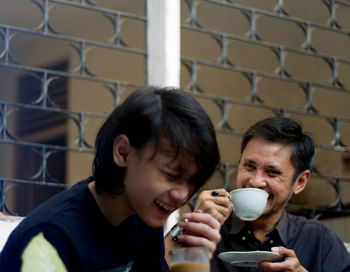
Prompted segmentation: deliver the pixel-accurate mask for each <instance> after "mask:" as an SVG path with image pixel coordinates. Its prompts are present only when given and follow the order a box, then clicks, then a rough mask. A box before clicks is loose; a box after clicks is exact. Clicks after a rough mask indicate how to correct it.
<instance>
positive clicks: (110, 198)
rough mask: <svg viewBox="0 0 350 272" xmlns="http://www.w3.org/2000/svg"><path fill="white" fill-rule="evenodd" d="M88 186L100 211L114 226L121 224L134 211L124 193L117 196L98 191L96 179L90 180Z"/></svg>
mask: <svg viewBox="0 0 350 272" xmlns="http://www.w3.org/2000/svg"><path fill="white" fill-rule="evenodd" d="M88 187H89V190H90V191H91V193H92V195H93V197H94V199H95V201H96V203H97V206H98V207H99V209H100V211H101V212H102V214H103V215H104V216H105V217H106V219H107V220H108V221H109V222H110V223H111V224H112V225H113V226H117V225H119V224H120V223H121V222H123V221H124V220H125V219H126V218H127V217H129V216H131V215H132V214H133V213H134V212H133V211H132V209H131V208H130V207H129V205H128V204H127V203H128V201H127V199H126V196H125V194H124V193H121V194H120V195H116V196H114V195H110V194H108V193H105V192H101V193H97V191H96V187H95V182H94V181H93V182H90V183H89V185H88Z"/></svg>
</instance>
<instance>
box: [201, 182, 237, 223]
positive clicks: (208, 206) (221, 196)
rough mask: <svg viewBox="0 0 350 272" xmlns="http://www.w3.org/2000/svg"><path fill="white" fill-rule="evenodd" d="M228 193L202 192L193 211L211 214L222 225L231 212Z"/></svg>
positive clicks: (221, 190) (222, 191)
mask: <svg viewBox="0 0 350 272" xmlns="http://www.w3.org/2000/svg"><path fill="white" fill-rule="evenodd" d="M228 196H229V193H228V192H227V191H226V190H225V189H217V190H207V191H202V192H201V194H200V195H199V198H198V201H197V205H196V207H195V210H202V211H203V212H205V213H209V214H211V215H212V216H213V217H214V218H216V219H217V220H218V221H219V222H220V224H221V225H222V224H223V223H224V222H225V220H226V219H227V218H228V217H229V215H230V214H231V212H232V208H231V202H230V199H229V197H228Z"/></svg>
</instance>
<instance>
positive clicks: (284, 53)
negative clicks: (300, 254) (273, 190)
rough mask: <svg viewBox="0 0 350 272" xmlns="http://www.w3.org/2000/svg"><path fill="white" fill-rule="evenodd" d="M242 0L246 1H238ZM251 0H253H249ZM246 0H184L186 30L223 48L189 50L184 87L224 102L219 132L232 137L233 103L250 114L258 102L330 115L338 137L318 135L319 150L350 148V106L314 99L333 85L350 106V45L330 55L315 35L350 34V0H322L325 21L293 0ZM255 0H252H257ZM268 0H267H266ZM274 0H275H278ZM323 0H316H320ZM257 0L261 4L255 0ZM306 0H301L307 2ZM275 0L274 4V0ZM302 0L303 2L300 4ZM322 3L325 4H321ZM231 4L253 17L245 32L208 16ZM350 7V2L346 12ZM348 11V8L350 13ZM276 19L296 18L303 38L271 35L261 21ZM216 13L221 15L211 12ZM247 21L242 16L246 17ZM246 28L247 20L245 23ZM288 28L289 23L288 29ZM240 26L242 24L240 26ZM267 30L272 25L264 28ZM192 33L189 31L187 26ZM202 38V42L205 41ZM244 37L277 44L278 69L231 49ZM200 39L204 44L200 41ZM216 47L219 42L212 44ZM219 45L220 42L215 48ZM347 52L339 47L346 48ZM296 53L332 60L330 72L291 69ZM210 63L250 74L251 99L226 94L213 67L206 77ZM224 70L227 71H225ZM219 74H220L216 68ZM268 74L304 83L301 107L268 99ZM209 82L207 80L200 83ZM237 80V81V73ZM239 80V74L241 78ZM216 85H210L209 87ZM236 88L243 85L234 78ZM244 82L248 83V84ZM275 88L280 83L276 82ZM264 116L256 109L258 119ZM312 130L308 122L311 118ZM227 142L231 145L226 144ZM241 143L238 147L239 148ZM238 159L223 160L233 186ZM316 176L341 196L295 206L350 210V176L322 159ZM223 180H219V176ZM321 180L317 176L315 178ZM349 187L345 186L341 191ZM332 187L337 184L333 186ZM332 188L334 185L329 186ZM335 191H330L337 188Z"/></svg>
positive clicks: (322, 211)
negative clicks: (342, 17)
mask: <svg viewBox="0 0 350 272" xmlns="http://www.w3.org/2000/svg"><path fill="white" fill-rule="evenodd" d="M237 2H239V3H240V4H237ZM245 2H247V1H245ZM245 2H244V1H230V0H221V1H215V0H185V1H183V5H185V6H186V11H185V12H186V15H187V17H185V18H183V23H182V31H183V33H184V32H185V33H186V32H190V33H191V34H189V35H188V37H191V36H193V35H196V37H198V39H201V38H202V37H205V38H202V39H203V40H204V39H205V40H206V42H207V43H210V42H212V43H216V45H217V48H216V52H215V54H212V55H211V56H210V57H211V59H210V60H209V59H208V57H207V56H206V55H205V54H203V55H199V54H196V53H193V52H191V51H190V50H188V51H186V53H185V54H186V55H185V54H183V56H182V64H183V70H184V71H183V73H187V74H188V77H187V81H186V82H185V83H184V85H185V87H186V88H187V89H188V90H190V91H191V92H192V93H193V94H194V95H195V96H197V97H200V98H202V99H203V100H211V101H213V102H214V103H215V104H216V106H217V107H218V108H219V112H220V114H218V115H219V117H217V120H218V121H217V131H218V134H226V135H231V136H233V137H236V136H238V137H240V136H241V135H242V134H243V132H244V130H243V129H241V130H239V129H237V128H235V126H234V125H232V123H233V122H232V119H233V117H232V118H231V121H230V120H229V116H230V111H232V109H233V108H237V107H241V108H244V110H241V112H240V115H239V118H242V119H244V118H245V116H247V115H249V111H250V110H253V109H257V108H259V109H263V110H264V111H266V112H267V113H266V115H287V116H292V117H294V118H296V119H298V120H303V119H304V118H310V117H312V118H315V119H317V120H323V121H325V122H326V123H328V125H329V126H330V127H331V128H332V131H333V132H332V133H333V137H332V139H331V141H330V142H329V143H321V142H319V141H317V140H316V143H317V150H328V151H334V152H340V153H343V154H344V156H346V154H349V151H350V148H349V146H348V144H345V142H344V140H345V138H346V137H348V134H346V133H345V131H344V132H341V126H343V127H347V126H349V124H350V118H349V115H348V112H347V113H345V112H344V115H343V116H342V115H339V116H338V115H335V114H334V115H333V114H326V113H324V110H323V109H318V106H317V105H316V104H315V102H314V97H315V92H317V90H321V89H325V90H328V91H329V92H330V93H334V94H336V93H342V94H344V96H343V97H344V99H346V100H347V103H345V107H344V108H346V107H348V105H349V102H350V84H349V82H348V81H347V80H346V78H345V77H343V79H344V80H345V81H347V82H343V80H342V79H340V76H339V71H340V70H341V69H340V67H342V69H344V67H346V68H345V70H346V69H347V70H346V71H348V69H349V68H350V66H349V64H350V60H349V51H348V50H345V54H343V55H341V54H339V55H331V54H329V53H327V52H324V51H325V50H322V48H320V47H319V46H315V45H314V43H315V44H316V42H315V41H314V39H313V33H314V31H316V30H318V31H323V32H325V31H326V32H329V33H333V34H334V33H336V35H339V36H341V37H342V39H345V40H349V34H350V32H349V25H345V26H343V25H342V24H341V23H340V22H338V18H337V12H336V11H337V10H338V11H339V10H340V9H344V8H348V7H349V5H350V4H349V2H346V1H333V0H330V1H318V2H319V5H320V6H324V7H325V9H326V10H327V11H328V17H327V18H326V20H325V22H324V23H319V22H313V21H311V20H307V19H304V18H299V17H296V16H293V15H292V14H291V12H289V7H290V5H286V4H287V3H288V2H287V1H283V0H282V1H270V3H271V5H270V7H267V8H266V9H258V8H255V7H254V6H252V7H248V6H245V5H249V3H245ZM250 2H252V1H250ZM263 2H265V3H267V1H263ZM272 2H273V3H272ZM314 2H316V1H314ZM289 3H291V2H289ZM251 5H258V4H256V3H253V4H251ZM302 5H303V4H302V3H299V6H302ZM267 6H268V5H267ZM301 8H302V7H301ZM316 8H319V6H318V7H315V9H316ZM224 9H226V10H230V11H231V12H232V15H231V17H233V16H236V17H238V16H239V15H241V16H242V17H244V18H245V20H246V28H245V29H244V30H245V32H244V31H243V30H242V32H241V33H238V34H236V33H228V32H227V30H228V28H226V29H223V27H221V28H220V24H217V25H215V24H211V25H210V24H208V23H207V21H208V17H214V16H215V15H213V14H215V12H217V13H219V12H222V11H223V10H224ZM349 11H350V10H349V9H348V10H347V12H349ZM217 13H216V17H215V18H216V20H220V16H225V14H223V13H221V15H217ZM347 14H348V15H349V13H347ZM266 18H267V19H269V20H275V21H276V22H277V21H278V22H283V23H285V22H287V23H288V24H290V25H294V26H295V28H299V29H300V30H301V31H300V32H301V34H300V35H299V36H302V37H303V38H302V39H301V40H300V43H299V45H298V46H291V45H288V44H281V43H278V42H275V41H273V40H271V39H269V37H268V35H265V37H264V35H261V34H260V33H259V30H258V29H260V31H261V32H263V31H262V29H261V27H260V28H259V26H260V25H261V24H263V23H264V20H265V19H266ZM212 21H214V19H213V20H212ZM242 21H243V19H242ZM242 28H244V27H242ZM286 31H288V30H286ZM237 32H239V31H237ZM265 34H266V33H265ZM183 36H184V37H185V39H186V34H183ZM193 40H194V39H192V40H190V38H188V40H186V41H185V42H184V43H186V44H189V43H193V42H194V41H193ZM203 40H201V41H200V42H201V43H203ZM235 42H239V43H240V44H242V45H241V47H239V48H240V49H242V47H244V46H252V45H253V46H254V47H255V48H260V49H263V50H265V51H269V52H271V54H270V55H271V58H273V61H271V62H272V63H274V69H273V70H271V71H266V70H264V69H260V70H259V69H252V68H250V67H247V66H244V65H245V63H244V62H242V61H241V62H240V63H239V64H237V63H236V61H235V60H234V59H233V57H232V55H233V54H232V52H229V46H230V44H232V43H235ZM196 46H197V45H196ZM213 48H214V47H213ZM214 50H215V49H214ZM339 53H340V52H339ZM290 55H294V56H297V57H298V58H300V59H303V58H310V57H311V58H314V59H316V60H317V61H320V62H323V63H325V64H326V66H327V67H328V69H329V70H330V73H329V74H330V76H329V80H328V82H324V81H323V82H322V81H317V80H313V79H312V78H307V77H304V78H303V77H301V76H298V75H294V74H293V73H292V72H289V69H288V65H287V64H288V61H290V59H288V56H290ZM205 69H211V70H213V71H214V70H215V69H220V71H223V72H225V73H232V74H233V73H236V74H240V76H242V77H243V78H245V79H246V81H247V82H248V84H247V85H248V87H247V89H249V90H248V91H247V95H246V96H245V97H244V99H235V98H232V97H230V92H229V91H227V92H226V97H225V96H218V95H217V93H216V90H215V89H213V88H214V87H213V86H211V85H210V84H208V82H207V81H205V80H203V77H206V76H210V73H207V74H206V73H205V72H204V73H203V74H204V75H203V76H202V78H200V72H201V71H203V70H205ZM218 73H220V72H218ZM213 77H214V76H213ZM264 79H269V80H270V79H271V80H278V81H282V82H288V83H290V84H293V85H294V86H296V88H298V89H300V90H301V92H302V93H303V94H304V98H303V99H304V101H305V102H304V103H303V105H302V106H301V107H300V108H295V107H290V106H283V105H274V104H272V103H269V102H268V101H265V99H264V98H263V97H262V95H260V92H261V90H260V88H261V87H260V85H259V84H260V82H261V81H262V80H264ZM201 82H202V83H201ZM233 82H234V81H233ZM236 84H237V85H238V84H239V83H238V82H237V83H236ZM208 86H209V87H208ZM231 87H232V92H234V90H237V89H238V88H236V87H235V85H231ZM243 87H244V86H243ZM271 88H274V87H273V86H271ZM292 96H293V93H291V92H290V93H289V97H292ZM260 118H261V116H257V117H256V119H253V120H255V121H257V120H258V119H260ZM305 129H306V130H307V129H308V127H307V126H305ZM225 148H227V147H225ZM237 151H238V149H237ZM236 169H237V163H235V162H226V163H224V164H223V165H222V168H221V176H222V178H223V182H224V187H225V188H227V189H228V190H231V189H232V188H234V187H235V184H234V181H233V180H234V175H235V173H236ZM313 178H314V179H320V180H324V181H326V182H327V183H328V185H330V186H331V187H332V188H333V189H334V194H335V199H334V201H333V202H332V203H330V205H327V206H325V205H319V206H316V205H314V206H312V205H311V206H310V205H309V206H305V205H300V204H299V203H297V202H291V204H290V205H289V209H290V211H292V212H295V213H299V214H303V215H305V216H307V217H317V218H327V217H333V216H342V215H349V214H350V206H349V203H350V202H349V199H348V197H346V196H347V194H346V190H348V189H349V187H346V186H348V182H349V181H350V178H349V175H347V174H339V176H337V175H332V174H330V173H329V172H325V171H322V170H320V169H318V168H317V162H315V163H314V164H313ZM216 186H217V184H216ZM314 186H316V187H317V184H316V185H314ZM342 190H343V191H342ZM330 191H332V189H331V190H330ZM330 191H328V192H330ZM330 194H331V193H330ZM344 197H346V201H347V204H345V203H344V200H343V198H344ZM321 198H322V196H321Z"/></svg>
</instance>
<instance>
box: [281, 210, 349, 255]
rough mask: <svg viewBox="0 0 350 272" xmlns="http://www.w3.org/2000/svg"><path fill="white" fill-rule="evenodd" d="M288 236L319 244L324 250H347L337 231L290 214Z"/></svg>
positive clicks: (321, 223)
mask: <svg viewBox="0 0 350 272" xmlns="http://www.w3.org/2000/svg"><path fill="white" fill-rule="evenodd" d="M287 216H288V236H289V237H293V236H294V238H296V237H298V238H301V239H307V240H308V241H309V242H311V243H317V244H318V245H319V246H320V247H322V248H323V249H324V250H327V248H328V249H330V248H334V247H340V248H341V249H342V250H343V249H344V248H345V246H344V243H343V242H342V241H341V239H340V238H339V236H338V235H337V234H336V233H335V231H334V230H333V229H332V228H330V227H329V226H327V225H326V224H325V223H323V222H321V221H318V220H315V219H307V218H305V217H302V216H295V215H290V214H288V215H287Z"/></svg>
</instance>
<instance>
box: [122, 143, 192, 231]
mask: <svg viewBox="0 0 350 272" xmlns="http://www.w3.org/2000/svg"><path fill="white" fill-rule="evenodd" d="M163 144H166V143H163ZM169 149H170V148H169ZM154 150H155V149H154V146H153V145H152V144H148V145H146V147H145V148H144V150H143V151H142V153H141V154H140V153H139V152H138V151H137V150H136V149H132V151H131V154H130V156H129V158H128V165H127V168H126V173H125V179H124V184H125V195H126V199H127V203H128V205H129V207H130V209H131V210H132V211H133V212H135V213H137V214H138V215H139V216H140V218H142V220H143V221H144V222H145V223H146V224H148V225H150V226H153V227H160V226H163V225H164V224H165V223H166V220H167V218H168V217H169V215H170V214H171V213H172V212H173V211H175V210H176V209H178V208H180V207H181V206H183V205H184V204H185V203H186V202H187V200H188V198H189V196H190V195H191V194H192V192H193V190H194V189H195V184H194V183H192V182H190V181H188V179H189V177H190V176H191V175H193V174H194V173H195V171H196V168H195V165H194V163H193V162H191V161H188V162H189V163H188V164H185V165H184V164H183V161H184V160H182V159H185V161H186V158H182V157H181V158H180V157H179V158H177V159H176V160H173V158H174V153H173V152H171V149H170V150H169V152H156V153H155V154H154ZM181 163H182V164H181ZM184 167H185V169H184Z"/></svg>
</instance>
